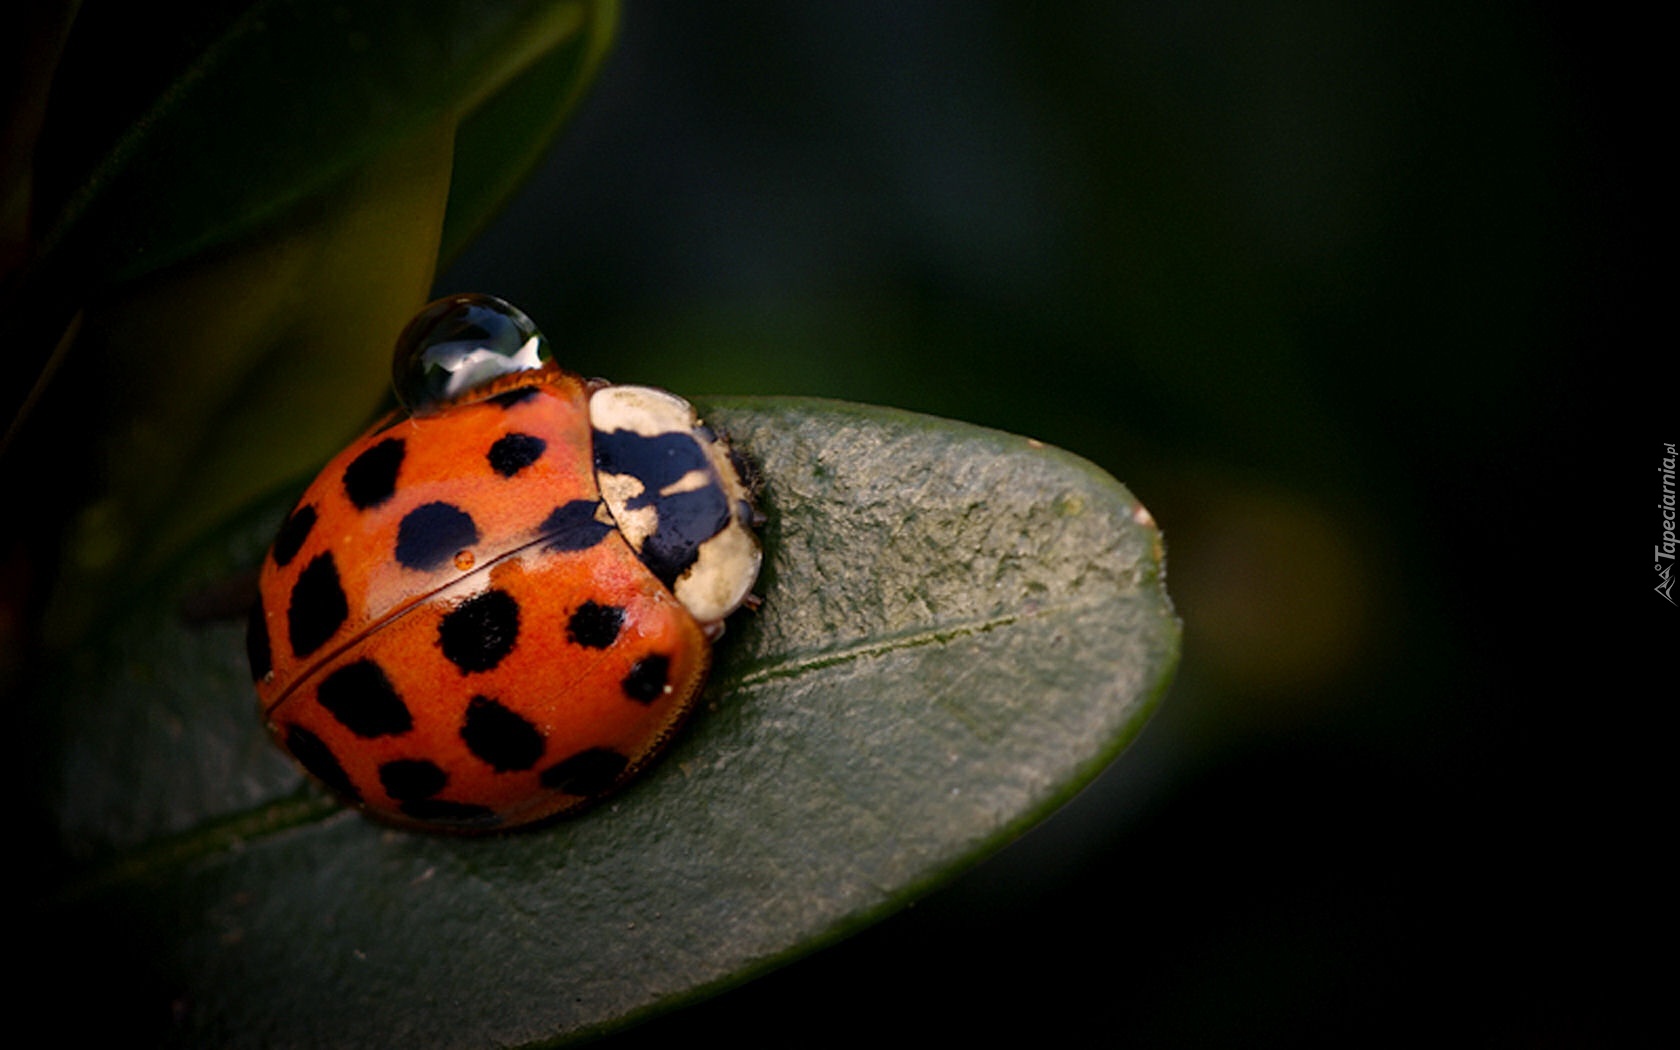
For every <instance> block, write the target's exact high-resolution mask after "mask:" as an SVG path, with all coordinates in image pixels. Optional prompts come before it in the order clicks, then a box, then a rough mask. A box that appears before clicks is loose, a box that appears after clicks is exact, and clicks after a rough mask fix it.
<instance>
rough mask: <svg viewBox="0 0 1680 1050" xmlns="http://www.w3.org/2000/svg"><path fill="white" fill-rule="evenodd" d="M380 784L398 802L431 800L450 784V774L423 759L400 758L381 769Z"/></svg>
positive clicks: (387, 763)
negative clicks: (419, 799)
mask: <svg viewBox="0 0 1680 1050" xmlns="http://www.w3.org/2000/svg"><path fill="white" fill-rule="evenodd" d="M379 783H380V785H381V786H383V787H384V788H385V793H386V794H387V795H390V796H391V797H392V798H394V799H397V800H398V801H413V800H414V799H418V798H431V797H432V796H433V795H435V794H437V793H438V792H439V791H442V790H443V789H444V787H445V786H447V785H448V783H449V774H448V773H445V772H444V771H443V770H442V769H441V768H439V767H438V765H437V763H435V762H428V761H426V760H425V759H423V758H398V759H393V760H392V761H390V762H386V763H385V764H384V765H382V766H380V767H379Z"/></svg>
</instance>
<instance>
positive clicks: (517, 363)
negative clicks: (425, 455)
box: [391, 294, 554, 412]
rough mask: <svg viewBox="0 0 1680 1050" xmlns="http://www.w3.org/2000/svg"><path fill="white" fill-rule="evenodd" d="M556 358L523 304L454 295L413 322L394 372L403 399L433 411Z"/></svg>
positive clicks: (413, 407)
mask: <svg viewBox="0 0 1680 1050" xmlns="http://www.w3.org/2000/svg"><path fill="white" fill-rule="evenodd" d="M553 360H554V355H553V353H552V352H551V351H550V350H549V346H548V340H547V339H545V338H544V337H543V334H542V333H541V332H539V331H538V330H537V326H536V325H535V324H533V323H532V321H531V319H530V318H529V317H526V316H525V314H524V312H523V311H521V310H520V309H519V308H517V307H515V306H513V305H511V304H509V303H506V302H503V301H502V300H500V299H497V298H496V297H495V296H491V295H474V294H467V295H451V296H448V297H446V298H443V299H439V300H438V301H437V302H435V303H432V304H431V305H429V306H427V307H426V308H425V309H423V310H421V311H420V312H419V313H418V314H416V315H415V317H414V319H413V320H412V321H410V322H408V325H407V327H405V328H404V329H403V331H402V335H400V336H398V337H397V349H396V354H395V355H394V357H393V359H392V362H391V373H392V379H393V381H394V383H395V385H396V392H397V400H399V401H401V402H402V403H403V405H404V406H406V407H407V408H408V410H409V411H410V412H428V411H432V410H434V409H436V408H439V407H443V406H446V405H448V404H449V403H451V402H453V401H456V400H459V399H460V398H461V397H462V396H463V395H467V394H470V393H471V391H472V390H474V389H475V388H482V387H484V386H485V385H486V384H487V383H489V382H490V381H491V380H493V379H495V378H497V377H498V376H504V375H508V374H510V373H514V372H524V371H535V370H538V369H541V368H542V367H543V366H545V365H548V364H550V363H551V362H552V361H553Z"/></svg>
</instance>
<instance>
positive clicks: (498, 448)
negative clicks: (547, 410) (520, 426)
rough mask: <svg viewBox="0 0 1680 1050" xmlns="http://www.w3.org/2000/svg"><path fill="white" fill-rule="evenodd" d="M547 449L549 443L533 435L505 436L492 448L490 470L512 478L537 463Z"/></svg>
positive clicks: (498, 439) (489, 456)
mask: <svg viewBox="0 0 1680 1050" xmlns="http://www.w3.org/2000/svg"><path fill="white" fill-rule="evenodd" d="M546 448H548V442H546V441H544V440H543V439H542V438H540V437H535V436H534V435H531V434H503V435H502V436H501V437H499V438H497V439H496V443H495V444H494V445H491V446H490V452H489V455H488V458H489V460H490V469H491V470H494V471H495V472H496V473H498V474H500V475H501V476H502V477H504V478H511V477H513V476H514V475H515V474H517V473H519V472H520V471H522V470H524V469H525V468H526V467H528V466H530V465H531V464H533V463H535V462H536V461H537V460H538V458H540V457H541V456H542V454H543V450H544V449H546Z"/></svg>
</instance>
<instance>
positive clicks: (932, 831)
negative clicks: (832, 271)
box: [44, 400, 1179, 1047]
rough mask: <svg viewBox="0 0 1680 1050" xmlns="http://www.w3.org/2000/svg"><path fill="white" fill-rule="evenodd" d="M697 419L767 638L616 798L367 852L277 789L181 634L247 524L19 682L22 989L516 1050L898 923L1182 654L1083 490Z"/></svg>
mask: <svg viewBox="0 0 1680 1050" xmlns="http://www.w3.org/2000/svg"><path fill="white" fill-rule="evenodd" d="M708 408H709V411H708V413H707V416H708V419H709V420H710V421H711V422H713V423H715V424H719V425H721V426H723V427H724V428H726V429H727V430H728V431H729V432H730V433H731V435H732V436H733V438H734V440H735V442H736V444H737V445H738V446H739V447H740V448H742V449H743V450H744V451H745V452H746V453H747V454H748V455H750V456H751V457H752V458H753V459H755V460H756V461H757V463H758V464H759V466H760V468H761V469H762V473H763V477H764V489H763V494H762V503H763V506H764V509H765V511H766V512H767V514H768V516H769V521H768V524H767V525H766V527H765V529H764V540H765V547H766V554H767V560H766V564H765V569H764V573H763V576H762V578H761V581H760V590H761V592H762V594H763V597H764V603H763V606H762V607H761V608H760V609H758V610H757V611H755V612H743V613H741V614H738V616H737V617H736V619H735V620H734V621H733V622H732V623H731V625H730V629H729V633H728V634H727V635H726V636H725V638H724V639H723V641H722V642H721V643H720V645H719V649H718V654H717V656H718V660H717V666H716V669H715V672H714V677H713V680H712V682H711V683H710V685H709V686H708V688H707V692H706V694H705V700H704V702H703V704H702V705H701V710H700V711H699V712H698V714H697V715H696V717H695V719H694V721H693V722H692V723H691V724H690V726H689V727H688V729H687V730H685V732H684V733H683V734H682V736H681V737H680V738H679V739H678V741H677V742H676V743H675V745H674V746H673V748H672V750H671V751H670V753H669V754H667V755H666V756H665V757H664V759H663V760H662V761H661V762H659V763H658V764H657V765H656V766H654V767H653V768H652V770H650V771H649V773H648V774H647V775H645V776H644V777H643V778H642V779H641V780H639V781H638V782H637V783H635V784H633V785H631V786H630V787H629V788H627V789H626V790H625V791H623V792H622V793H621V794H620V795H618V796H616V797H615V798H613V799H611V800H609V801H608V802H606V803H604V804H602V805H601V806H599V807H597V808H595V809H594V810H592V811H590V812H588V813H587V814H585V815H583V816H581V817H579V818H576V819H573V820H570V821H565V822H561V823H556V824H551V825H549V826H546V827H543V828H540V829H537V830H535V831H531V832H527V833H521V834H515V835H508V836H502V837H492V838H484V839H462V838H451V837H437V836H428V835H422V834H414V833H408V832H398V831H392V830H389V829H385V828H382V827H380V826H378V825H376V824H374V823H372V822H371V821H369V820H367V819H365V818H363V817H362V816H360V815H358V814H356V813H354V812H348V811H341V810H338V809H337V808H336V807H335V806H333V805H332V804H331V803H330V802H328V801H326V800H324V799H322V798H320V797H319V796H318V795H316V794H315V793H314V792H313V791H312V790H311V789H308V788H306V787H303V786H302V785H301V784H300V776H299V774H298V773H297V772H296V771H295V770H293V769H292V768H291V767H290V766H289V764H288V763H287V762H286V761H285V760H284V759H283V758H282V757H281V756H280V755H279V753H278V752H277V751H275V750H274V749H273V748H272V747H271V746H270V745H269V744H268V743H267V741H266V740H265V739H264V737H263V733H262V730H261V728H260V726H259V725H258V720H257V718H256V716H255V713H254V705H255V700H254V694H253V693H252V691H251V689H250V685H249V681H248V676H247V673H246V671H245V668H244V666H243V656H242V637H243V631H242V628H241V626H240V625H239V624H238V623H237V622H227V623H215V622H209V623H206V622H204V621H203V620H202V618H201V617H202V614H203V611H204V610H205V609H209V608H214V607H216V606H217V605H219V604H222V603H223V598H222V596H221V595H220V592H219V590H218V588H217V586H216V584H217V581H222V580H225V579H226V578H228V576H229V574H231V573H237V571H238V570H239V569H241V568H246V569H248V568H249V567H250V566H251V565H252V564H253V563H254V562H255V561H256V560H257V558H258V557H260V552H261V550H262V549H263V547H264V545H265V544H266V541H267V538H268V535H269V533H270V531H271V530H272V529H273V528H274V526H275V523H276V521H277V520H278V518H279V517H280V516H281V515H283V513H284V510H285V507H284V503H283V501H282V502H278V503H276V504H274V505H273V506H270V507H269V508H267V509H266V510H265V511H264V512H262V513H260V514H257V515H254V516H253V517H250V518H248V519H247V520H246V522H245V523H244V524H243V525H241V526H240V527H238V528H236V529H234V530H232V531H231V532H227V533H224V534H222V535H220V537H219V538H217V539H215V540H213V541H211V542H209V543H206V544H204V545H202V546H201V547H200V548H198V549H197V551H196V552H195V554H194V555H193V557H192V558H190V559H188V561H187V562H186V563H184V564H183V565H182V566H181V567H180V568H179V569H178V570H177V571H175V572H173V573H171V574H170V575H169V577H168V580H167V583H166V585H163V586H159V587H156V588H150V589H148V590H146V591H145V592H144V593H143V596H142V597H140V598H139V599H137V600H136V601H135V602H134V603H133V604H132V605H130V606H129V607H128V608H126V610H125V611H124V612H123V613H122V615H121V616H120V617H119V618H118V619H117V620H116V621H115V622H114V623H113V624H112V625H111V626H112V629H111V630H110V631H109V633H108V634H106V635H104V636H103V640H102V641H101V642H99V643H98V644H96V645H93V646H90V647H89V648H87V649H85V650H83V651H81V652H79V653H78V654H76V656H75V658H74V660H73V662H72V663H71V664H70V665H69V666H68V667H67V668H65V669H64V671H63V672H62V674H61V675H59V676H58V677H56V678H54V679H53V680H52V681H51V682H50V683H49V684H48V686H47V688H48V690H49V692H50V693H51V696H52V700H53V703H54V706H55V709H56V710H57V711H58V714H59V717H60V718H61V720H62V729H61V735H60V738H59V740H58V741H57V743H56V745H55V747H56V750H55V752H54V753H55V754H56V756H57V759H56V764H55V767H54V775H53V777H52V780H53V783H54V785H55V791H54V812H55V814H56V821H57V827H58V834H59V836H60V841H61V843H62V845H63V847H64V849H65V851H66V852H67V854H69V855H70V856H71V857H72V858H75V859H76V860H77V861H79V862H81V863H85V864H87V865H89V866H88V867H85V868H84V869H83V870H82V872H81V874H80V875H79V876H78V877H77V878H76V879H75V880H74V881H73V882H72V883H71V884H70V885H69V886H68V888H66V889H65V890H64V891H63V892H62V893H61V894H60V895H59V897H58V899H57V900H56V901H55V902H54V905H55V907H54V910H53V911H52V913H51V914H50V917H49V918H50V922H49V926H50V927H51V928H52V930H53V931H54V938H52V939H51V940H50V943H49V945H48V948H49V953H48V954H49V955H55V954H56V955H58V956H59V957H60V958H59V963H60V964H61V965H63V966H65V967H68V968H70V969H73V970H74V971H75V978H74V979H75V980H77V981H81V982H86V983H87V985H88V986H92V987H98V988H99V989H100V990H101V1001H102V1004H108V1005H107V1006H106V1009H108V1011H109V1013H108V1016H109V1017H111V1018H112V1019H113V1020H116V1021H117V1022H118V1023H120V1024H131V1023H132V1024H138V1023H140V1022H143V1021H149V1022H150V1023H151V1026H152V1027H151V1028H150V1029H149V1030H146V1031H144V1032H143V1033H141V1034H143V1035H145V1036H147V1037H150V1036H153V1035H164V1036H167V1037H170V1038H171V1039H173V1040H176V1041H179V1042H182V1043H190V1044H198V1045H218V1046H230V1047H239V1046H300V1045H310V1046H334V1045H338V1046H369V1045H385V1046H391V1045H426V1046H429V1047H451V1046H461V1047H468V1046H474V1047H476V1046H486V1045H498V1046H527V1045H535V1044H540V1043H547V1042H549V1041H551V1040H555V1039H559V1038H568V1037H576V1036H581V1035H586V1034H589V1033H592V1032H598V1031H601V1030H604V1029H608V1028H611V1027H614V1026H617V1025H620V1024H623V1023H626V1022H628V1021H630V1020H634V1019H636V1018H638V1017H643V1016H647V1015H648V1014H650V1013H653V1012H656V1011H659V1010H663V1009H668V1008H670V1007H672V1006H675V1005H678V1004H680V1003H682V1002H684V1001H687V1000H690V999H693V998H694V997H696V996H699V995H703V994H706V993H708V992H711V991H715V990H718V989H720V988H723V987H727V986H728V985H729V984H731V983H733V982H736V981H739V980H742V979H744V978H745V977H748V976H751V975H753V974H755V973H757V972H760V971H762V970H764V969H766V968H767V967H770V966H773V965H775V964H776V963H778V962H780V961H784V960H786V959H788V958H790V957H793V956H795V955H797V954H799V953H800V952H803V951H806V950H809V949H810V948H812V947H814V946H817V945H819V944H822V943H824V942H826V941H828V940H830V939H832V938H835V937H837V936H840V935H843V934H845V933H846V932H848V931H850V930H853V929H856V928H857V927H859V926H860V925H862V924H864V923H867V922H868V921H870V920H872V919H874V918H877V917H879V916H881V915H883V914H884V913H886V912H888V911H890V910H891V909H893V908H895V907H897V906H900V905H902V904H904V903H906V902H907V901H909V900H910V899H912V898H913V897H914V896H915V895H917V894H919V893H921V892H923V891H925V890H927V889H928V888H930V887H931V886H933V885H935V884H937V883H938V882H940V881H941V880H943V879H946V878H948V877H950V876H951V875H953V874H955V873H956V872H957V871H960V870H961V869H962V868H963V867H965V866H966V865H968V864H969V863H972V862H973V861H974V860H976V859H977V858H979V857H980V856H982V855H984V854H985V853H986V852H987V851H989V850H991V849H993V848H995V847H997V846H999V845H1001V844H1002V843H1004V842H1005V841H1007V840H1008V839H1009V838H1010V837H1012V836H1013V835H1014V834H1016V833H1018V832H1019V831H1021V830H1022V829H1023V828H1024V827H1026V826H1027V825H1029V824H1030V823H1031V822H1033V821H1035V820H1036V819H1038V818H1039V817H1042V816H1043V815H1044V814H1045V813H1047V812H1048V811H1049V810H1050V809H1052V808H1053V807H1055V806H1056V805H1057V804H1059V803H1060V802H1062V801H1064V800H1065V799H1066V798H1068V797H1069V796H1070V795H1071V794H1072V793H1073V792H1074V791H1076V790H1077V789H1078V788H1079V787H1080V786H1081V785H1082V784H1084V783H1085V782H1086V781H1087V780H1088V779H1089V778H1090V777H1091V776H1093V775H1094V774H1095V773H1096V772H1097V771H1098V770H1099V769H1100V768H1102V767H1103V766H1104V765H1105V764H1106V763H1107V762H1108V761H1109V760H1110V759H1112V758H1113V757H1114V756H1115V755H1116V754H1117V753H1118V752H1119V751H1120V749H1121V748H1122V747H1123V746H1124V745H1125V744H1126V743H1127V742H1128V741H1129V740H1130V739H1131V738H1132V737H1133V736H1134V735H1135V734H1136V733H1137V732H1138V730H1139V728H1140V727H1141V726H1142V724H1143V722H1144V720H1145V719H1146V718H1147V716H1148V714H1149V712H1150V711H1151V710H1152V709H1153V707H1154V705H1155V703H1156V702H1157V700H1158V699H1159V698H1160V696H1161V694H1162V692H1163V690H1164V689H1165V686H1166V683H1167V681H1168V679H1169V677H1170V675H1171V672H1172V669H1173V667H1174V665H1175V663H1176V659H1177V653H1178V630H1179V628H1178V622H1177V619H1176V618H1175V616H1174V614H1173V611H1172V608H1171V605H1170V603H1169V601H1168V598H1167V595H1166V592H1165V588H1164V578H1163V551H1162V543H1161V537H1160V535H1159V533H1158V532H1157V531H1156V528H1155V526H1154V523H1153V521H1152V520H1151V519H1150V517H1149V515H1148V513H1147V511H1145V510H1144V509H1143V507H1142V506H1141V505H1140V504H1139V503H1138V502H1137V500H1136V499H1135V498H1134V497H1133V496H1132V495H1131V494H1130V493H1129V492H1127V491H1126V489H1125V488H1123V487H1122V486H1120V485H1119V484H1118V483H1116V482H1115V481H1114V480H1113V479H1112V478H1110V477H1108V476H1107V475H1105V474H1104V473H1102V472H1101V471H1100V470H1098V469H1096V468H1095V467H1093V466H1091V465H1090V464H1089V463H1086V462H1084V461H1083V460H1080V459H1077V458H1076V457H1073V456H1071V455H1068V454H1066V453H1063V452H1060V451H1057V450H1054V449H1050V448H1046V447H1044V446H1042V445H1040V444H1038V443H1036V442H1032V441H1029V440H1027V439H1024V438H1019V437H1013V436H1009V435H1005V434H1001V433H997V432H994V431H987V430H982V429H979V428H975V427H971V426H967V425H963V424H957V423H950V422H946V421H942V420H936V419H932V418H929V417H924V416H914V415H909V414H906V413H901V412H896V411H890V410H884V409H872V408H863V407H858V406H853V405H847V404H842V403H836V402H818V401H806V400H728V401H719V402H716V403H714V404H712V405H710V406H708ZM183 601H186V602H187V606H186V607H188V608H191V609H194V610H196V611H197V613H198V614H199V615H198V616H197V617H195V618H193V619H192V620H191V621H190V622H184V621H183V619H182V617H181V615H180V610H181V609H182V608H183V604H182V603H183ZM54 948H56V952H54V951H52V950H51V949H54ZM107 966H108V967H110V968H111V969H110V971H109V972H106V971H105V970H104V969H103V968H104V967H107ZM44 973H45V974H46V977H47V979H48V980H57V979H60V975H59V974H58V971H57V969H56V968H55V967H54V966H48V967H46V968H45V969H44ZM63 979H69V978H68V977H63Z"/></svg>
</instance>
